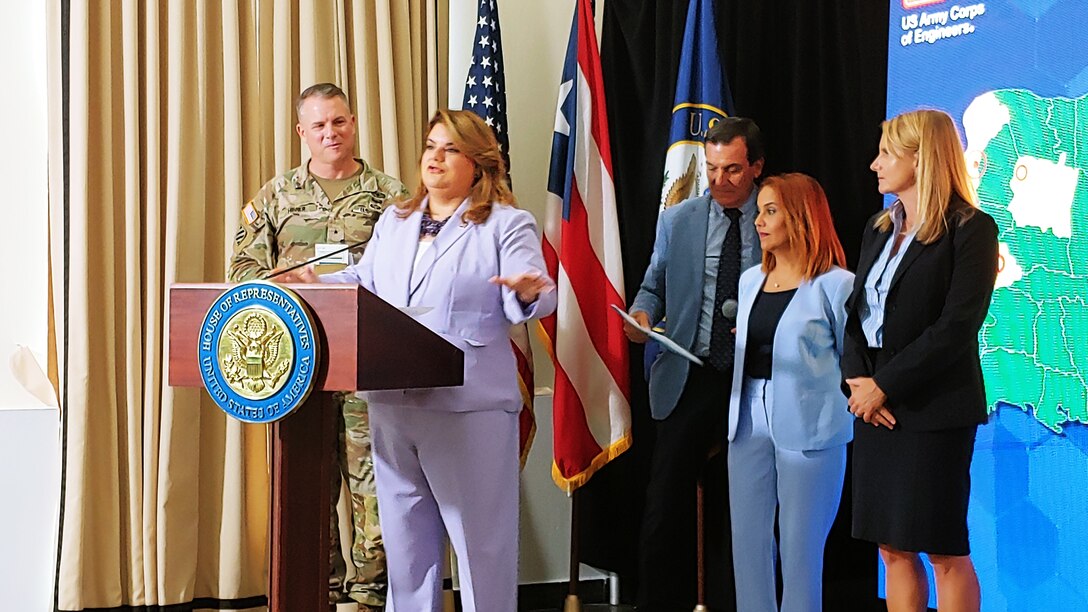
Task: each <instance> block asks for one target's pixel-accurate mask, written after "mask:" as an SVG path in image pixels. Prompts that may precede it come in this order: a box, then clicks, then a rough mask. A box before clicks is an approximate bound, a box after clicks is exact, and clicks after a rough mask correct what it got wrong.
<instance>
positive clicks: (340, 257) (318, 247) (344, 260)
mask: <svg viewBox="0 0 1088 612" xmlns="http://www.w3.org/2000/svg"><path fill="white" fill-rule="evenodd" d="M346 246H347V245H346V244H327V243H318V244H315V245H314V257H323V256H325V255H328V257H325V258H324V259H322V260H321V261H319V262H318V263H320V264H341V265H345V266H346V265H350V264H351V252H350V251H348V250H347V249H344V247H346ZM340 249H344V250H343V251H342V252H340V253H337V254H336V255H329V253H333V252H335V251H339V250H340Z"/></svg>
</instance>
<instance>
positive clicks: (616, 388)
mask: <svg viewBox="0 0 1088 612" xmlns="http://www.w3.org/2000/svg"><path fill="white" fill-rule="evenodd" d="M548 192H549V193H548V211H547V219H546V221H545V227H544V259H545V261H546V262H547V264H548V272H549V274H550V275H551V277H552V278H554V279H556V282H557V285H558V287H557V291H558V292H559V307H558V309H557V311H556V314H555V315H553V316H551V317H548V318H547V319H545V320H544V321H543V326H544V330H545V333H546V334H547V335H548V338H549V340H550V344H551V349H552V359H553V361H554V363H555V401H554V404H553V423H554V430H555V439H554V445H553V446H554V463H553V465H552V478H553V480H555V484H556V485H557V486H558V487H559V488H561V489H563V490H564V491H567V492H568V493H570V492H572V491H574V490H575V489H577V488H578V487H580V486H582V485H583V484H585V483H586V482H587V481H588V480H589V478H590V477H591V476H592V475H593V473H594V472H596V471H597V470H598V469H600V468H601V467H602V466H603V465H605V464H606V463H608V462H609V461H610V460H612V459H613V458H615V457H616V456H618V455H619V454H620V453H622V452H623V451H625V450H627V448H628V447H629V446H630V445H631V404H630V396H629V387H628V373H627V338H626V337H625V336H624V334H623V322H622V320H621V319H620V317H619V316H617V315H616V314H615V313H614V312H612V309H611V306H612V305H615V306H618V307H619V308H625V307H626V302H625V300H624V290H623V266H622V261H621V258H620V240H619V223H618V220H617V217H616V194H615V189H614V187H613V182H612V151H611V146H610V144H609V140H608V118H607V115H606V113H605V100H604V81H603V79H602V78H601V58H600V54H599V53H598V51H597V35H596V32H595V31H594V29H593V8H592V4H591V2H590V0H578V4H577V6H576V8H575V13H574V23H573V25H572V26H571V32H570V41H569V42H568V43H567V56H566V61H565V62H564V65H563V76H562V79H561V83H560V85H559V103H558V109H557V111H556V116H555V132H554V134H553V135H552V157H551V169H550V171H549V174H548Z"/></svg>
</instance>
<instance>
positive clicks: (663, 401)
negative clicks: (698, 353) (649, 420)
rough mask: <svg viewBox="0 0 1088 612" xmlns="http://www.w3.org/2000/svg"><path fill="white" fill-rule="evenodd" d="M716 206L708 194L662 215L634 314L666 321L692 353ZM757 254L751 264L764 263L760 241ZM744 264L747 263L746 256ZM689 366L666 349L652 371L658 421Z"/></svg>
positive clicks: (673, 404) (669, 406)
mask: <svg viewBox="0 0 1088 612" xmlns="http://www.w3.org/2000/svg"><path fill="white" fill-rule="evenodd" d="M710 206H711V200H710V196H709V195H704V196H699V197H696V198H691V199H690V200H685V201H684V202H681V203H680V204H677V205H676V206H673V207H672V208H667V209H665V211H664V212H662V213H661V216H660V217H659V218H658V220H657V237H656V238H655V239H654V252H653V255H651V257H650V265H649V267H647V268H646V276H645V277H644V278H643V280H642V285H641V286H640V287H639V290H638V295H636V296H635V299H634V301H633V302H632V303H631V309H630V312H635V311H636V310H641V311H643V312H645V313H647V314H648V315H650V321H651V322H657V321H660V320H661V318H662V317H664V318H665V325H666V327H667V328H668V332H667V333H668V336H669V337H670V338H672V339H673V340H674V341H675V342H676V343H677V344H679V345H680V346H682V347H684V348H686V349H688V350H689V351H690V350H692V349H693V348H694V346H695V339H696V334H697V333H698V330H699V316H700V313H701V310H702V303H703V279H704V271H705V265H706V230H707V223H708V217H709V216H710ZM751 249H752V252H751V253H749V254H748V258H747V260H750V261H759V242H758V241H757V242H756V243H755V244H754V245H753V246H752V247H751ZM741 260H742V261H745V260H746V258H745V257H744V256H743V255H742V257H741ZM666 280H667V281H668V282H666ZM689 363H690V362H689V361H688V360H687V359H684V358H683V357H681V356H679V355H677V354H676V353H673V352H671V351H667V350H663V351H661V353H660V354H659V355H658V357H657V359H656V360H655V361H654V363H653V365H652V366H650V380H649V383H650V415H651V416H653V418H655V419H658V420H660V419H664V418H665V417H667V416H669V415H670V414H672V411H673V409H674V408H676V402H677V401H678V400H679V399H680V393H681V392H682V391H683V390H684V383H685V382H687V379H688V364H689Z"/></svg>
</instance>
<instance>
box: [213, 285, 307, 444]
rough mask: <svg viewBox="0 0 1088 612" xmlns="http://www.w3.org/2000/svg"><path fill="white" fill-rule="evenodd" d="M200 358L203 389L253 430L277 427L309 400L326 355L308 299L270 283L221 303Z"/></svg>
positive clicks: (232, 292) (226, 295) (245, 288)
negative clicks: (258, 425) (255, 426)
mask: <svg viewBox="0 0 1088 612" xmlns="http://www.w3.org/2000/svg"><path fill="white" fill-rule="evenodd" d="M197 351H198V353H199V355H198V358H199V360H200V375H201V379H202V380H203V382H204V388H206V389H207V390H208V393H209V394H210V395H211V396H212V399H213V400H214V401H215V403H216V404H217V405H218V406H219V407H220V408H221V409H222V410H223V411H224V412H226V413H227V414H228V415H229V416H232V417H234V418H236V419H238V420H240V421H245V422H247V423H271V422H272V421H278V420H279V419H282V418H283V417H285V416H287V415H288V414H290V413H291V412H292V411H293V410H294V409H296V408H298V407H299V406H300V405H301V404H302V402H304V401H306V397H307V396H308V395H309V394H310V390H311V389H312V388H313V386H314V381H315V379H316V376H317V369H318V359H319V355H320V351H319V347H318V336H317V335H316V333H315V326H314V322H313V320H312V319H311V317H310V313H309V311H308V310H307V308H306V306H305V305H304V304H303V302H302V300H300V299H299V297H298V296H297V295H296V294H295V293H294V292H292V291H290V290H288V289H285V288H283V287H280V286H279V285H275V284H273V283H269V282H266V281H250V282H246V283H241V284H238V285H235V286H233V287H231V288H230V289H227V290H226V291H224V292H223V293H222V294H221V295H220V296H219V297H218V298H216V300H215V302H214V303H212V306H211V308H209V309H208V314H206V315H205V316H204V322H203V324H202V325H201V327H200V339H199V343H198V347H197Z"/></svg>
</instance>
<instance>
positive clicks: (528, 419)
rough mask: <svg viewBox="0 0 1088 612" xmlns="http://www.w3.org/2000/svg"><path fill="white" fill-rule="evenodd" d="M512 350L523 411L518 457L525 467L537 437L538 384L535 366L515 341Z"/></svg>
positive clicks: (519, 422)
mask: <svg viewBox="0 0 1088 612" xmlns="http://www.w3.org/2000/svg"><path fill="white" fill-rule="evenodd" d="M510 349H511V350H512V351H514V358H515V359H516V360H517V364H518V383H519V386H520V387H521V411H520V412H519V413H518V456H519V457H521V466H522V467H525V460H526V459H528V458H529V450H530V449H531V448H532V446H533V438H534V437H535V436H536V412H535V411H534V409H533V396H534V390H535V388H536V382H535V380H534V376H533V364H532V363H531V362H530V361H529V357H528V356H527V355H526V354H525V353H523V352H522V351H521V348H520V347H518V345H517V343H516V342H514V341H513V340H511V341H510Z"/></svg>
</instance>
